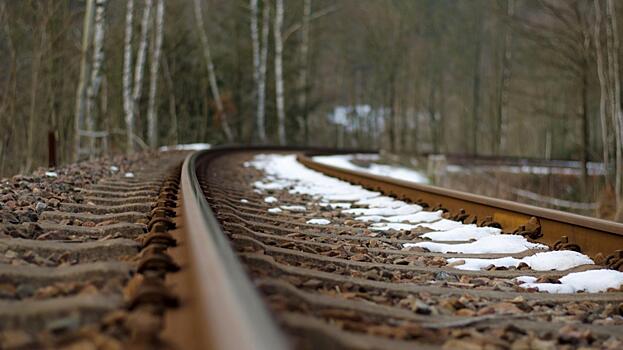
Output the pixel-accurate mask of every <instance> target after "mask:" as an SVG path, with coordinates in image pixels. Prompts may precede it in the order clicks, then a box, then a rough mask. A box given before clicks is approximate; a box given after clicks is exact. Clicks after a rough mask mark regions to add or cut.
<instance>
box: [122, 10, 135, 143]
mask: <svg viewBox="0 0 623 350" xmlns="http://www.w3.org/2000/svg"><path fill="white" fill-rule="evenodd" d="M133 16H134V0H128V1H127V3H126V16H125V40H124V46H123V110H124V113H125V129H126V135H127V145H126V147H127V152H128V154H131V153H133V152H134V140H133V136H134V106H133V100H132V26H133V23H132V22H133Z"/></svg>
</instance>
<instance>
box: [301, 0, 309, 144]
mask: <svg viewBox="0 0 623 350" xmlns="http://www.w3.org/2000/svg"><path fill="white" fill-rule="evenodd" d="M311 5H312V1H311V0H304V3H303V20H302V25H301V46H300V51H299V60H300V62H299V64H300V69H299V79H298V91H299V96H298V101H297V102H298V111H299V117H298V118H297V119H298V120H299V123H300V124H301V126H302V128H303V130H304V135H305V144H308V143H309V120H308V115H307V69H308V64H309V62H308V61H309V59H308V55H309V53H308V52H309V21H310V17H311V7H312V6H311Z"/></svg>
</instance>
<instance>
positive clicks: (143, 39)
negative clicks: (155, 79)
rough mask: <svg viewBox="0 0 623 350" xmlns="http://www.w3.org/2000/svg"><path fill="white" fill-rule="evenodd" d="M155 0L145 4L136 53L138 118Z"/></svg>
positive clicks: (134, 95)
mask: <svg viewBox="0 0 623 350" xmlns="http://www.w3.org/2000/svg"><path fill="white" fill-rule="evenodd" d="M153 4H154V2H153V0H145V6H144V7H143V17H142V18H141V35H140V37H139V42H138V51H137V53H136V63H135V66H134V86H133V88H134V91H133V92H132V114H133V118H134V119H136V118H137V117H138V116H139V115H140V113H139V112H140V108H139V106H140V100H141V96H142V94H143V77H144V75H145V74H144V73H145V60H146V57H147V44H148V41H147V38H148V36H149V32H150V29H151V26H150V25H149V22H150V20H151V11H152V8H153ZM132 137H133V139H134V138H136V134H134V135H132Z"/></svg>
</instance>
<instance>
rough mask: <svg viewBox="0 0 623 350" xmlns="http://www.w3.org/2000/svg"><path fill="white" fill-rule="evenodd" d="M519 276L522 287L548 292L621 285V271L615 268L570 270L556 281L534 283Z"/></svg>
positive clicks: (622, 280)
mask: <svg viewBox="0 0 623 350" xmlns="http://www.w3.org/2000/svg"><path fill="white" fill-rule="evenodd" d="M526 277H528V276H521V277H518V278H516V280H517V281H519V282H523V283H522V284H520V286H521V287H523V288H536V289H537V290H539V291H540V292H548V293H576V292H588V293H599V292H605V291H607V290H608V289H609V288H620V287H621V285H623V272H620V271H616V270H607V269H600V270H588V271H582V272H572V273H570V274H568V275H566V276H563V277H562V278H560V280H559V281H560V284H558V283H536V279H529V278H526Z"/></svg>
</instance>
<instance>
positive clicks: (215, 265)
mask: <svg viewBox="0 0 623 350" xmlns="http://www.w3.org/2000/svg"><path fill="white" fill-rule="evenodd" d="M217 153H220V151H219V150H207V151H203V152H197V153H193V154H191V155H189V156H188V157H187V158H186V160H185V161H184V165H183V168H182V174H181V175H182V177H181V180H182V181H181V184H182V186H181V190H182V196H183V205H184V213H183V216H184V220H185V230H186V234H187V239H188V249H189V250H190V252H189V253H190V254H189V255H190V266H191V268H192V271H191V273H192V274H193V277H194V278H193V280H194V281H195V282H196V286H195V288H196V289H197V290H196V291H194V292H195V293H196V295H198V296H199V297H198V298H197V299H198V300H196V302H197V303H198V304H199V305H197V308H198V310H196V312H197V314H198V315H199V316H200V318H203V319H201V320H199V322H203V323H204V324H205V325H206V326H205V327H201V328H202V329H206V330H209V331H207V332H202V333H201V334H197V336H199V337H201V338H202V341H201V342H200V343H202V344H203V346H209V348H213V349H266V350H272V349H287V348H288V346H287V343H286V340H285V337H284V336H283V335H282V333H281V330H280V329H279V327H278V326H277V325H276V323H275V321H274V320H273V318H272V317H271V316H270V314H269V312H268V310H267V309H266V306H265V304H264V303H263V302H262V300H261V299H260V296H259V294H258V292H257V290H256V288H255V286H254V285H253V284H252V283H251V281H250V280H249V278H248V277H247V275H246V273H245V272H244V270H243V268H242V266H241V265H240V262H239V260H238V259H237V258H236V256H235V254H234V252H233V251H232V249H231V247H230V244H229V241H228V240H227V238H226V236H225V234H224V233H223V232H222V231H221V228H220V226H219V224H218V221H217V220H216V218H215V216H214V214H213V212H212V210H211V209H210V206H209V205H208V202H207V201H206V199H205V197H204V196H203V193H202V190H201V186H200V184H199V182H198V180H197V175H196V171H197V168H198V167H199V166H201V163H202V162H205V161H208V160H209V159H210V156H211V155H215V154H217Z"/></svg>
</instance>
